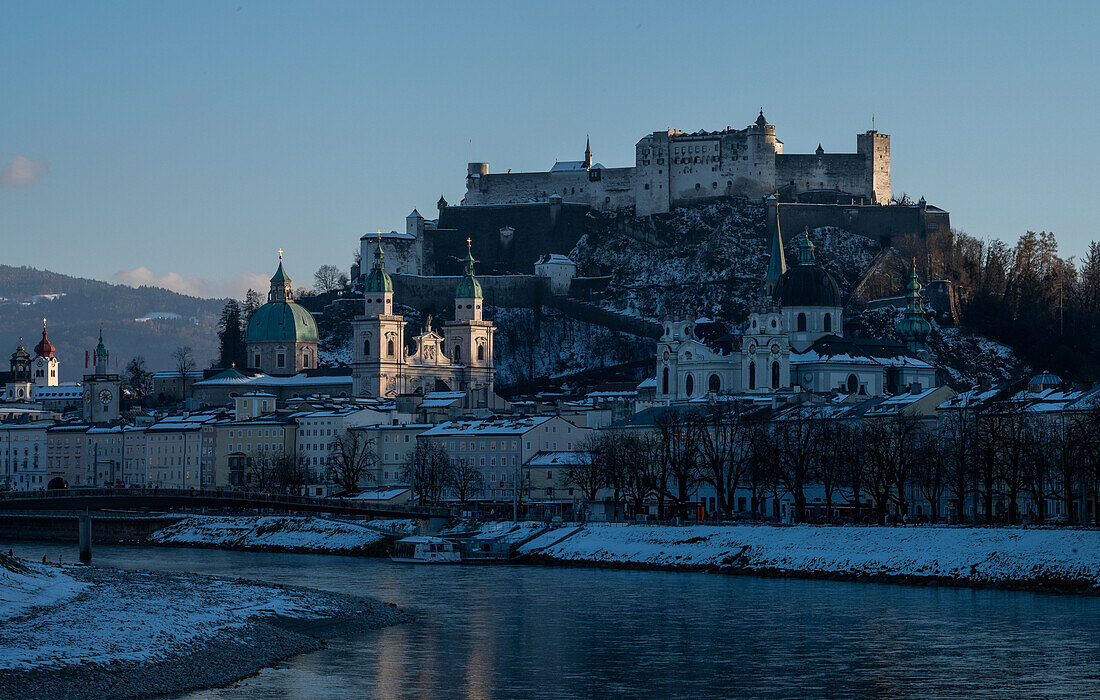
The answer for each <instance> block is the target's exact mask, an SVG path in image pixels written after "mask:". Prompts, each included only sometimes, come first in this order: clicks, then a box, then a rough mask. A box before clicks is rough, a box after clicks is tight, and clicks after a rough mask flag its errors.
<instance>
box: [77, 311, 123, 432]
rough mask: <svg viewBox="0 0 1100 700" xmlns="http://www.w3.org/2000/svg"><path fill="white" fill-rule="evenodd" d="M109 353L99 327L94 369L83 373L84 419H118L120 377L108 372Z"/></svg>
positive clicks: (110, 420)
mask: <svg viewBox="0 0 1100 700" xmlns="http://www.w3.org/2000/svg"><path fill="white" fill-rule="evenodd" d="M109 360H110V355H109V354H108V352H107V348H106V347H105V346H104V345H103V329H102V328H100V329H99V345H96V348H95V352H94V353H93V362H94V365H95V371H94V372H93V373H92V374H85V375H84V421H85V422H87V423H108V422H112V421H117V420H118V419H119V391H120V389H121V388H122V379H121V378H120V377H119V376H118V375H117V374H110V373H109V372H108V371H107V369H108V364H109Z"/></svg>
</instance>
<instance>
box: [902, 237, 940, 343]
mask: <svg viewBox="0 0 1100 700" xmlns="http://www.w3.org/2000/svg"><path fill="white" fill-rule="evenodd" d="M921 289H922V287H921V283H920V281H919V280H918V279H917V260H916V258H914V259H913V269H912V270H911V271H910V273H909V282H908V283H907V284H906V285H905V316H904V317H903V318H902V319H901V320H900V321H898V323H897V326H896V329H897V332H898V338H899V339H901V341H902V342H904V343H905V347H906V348H907V349H908V350H909V351H910V352H915V353H919V352H928V336H929V334H930V333H931V332H932V324H931V323H929V322H928V319H927V318H925V314H926V313H927V311H926V310H925V308H924V299H923V298H922V297H921Z"/></svg>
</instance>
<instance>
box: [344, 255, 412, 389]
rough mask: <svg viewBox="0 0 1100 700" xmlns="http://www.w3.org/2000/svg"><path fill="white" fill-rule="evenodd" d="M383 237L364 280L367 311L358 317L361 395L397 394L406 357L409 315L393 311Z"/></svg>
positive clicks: (356, 371) (356, 377) (355, 370)
mask: <svg viewBox="0 0 1100 700" xmlns="http://www.w3.org/2000/svg"><path fill="white" fill-rule="evenodd" d="M384 257H385V253H384V252H383V251H382V237H381V235H379V237H378V245H377V247H376V248H375V250H374V267H372V268H371V271H370V273H369V274H368V275H367V277H366V279H365V280H364V283H363V315H362V316H359V317H358V318H356V319H355V321H354V324H353V325H354V334H355V341H354V342H355V360H354V362H353V364H352V378H353V381H354V392H355V394H356V395H357V396H396V395H397V394H399V393H402V392H403V391H404V387H403V386H402V377H403V371H402V370H403V365H404V361H405V319H404V318H403V317H402V316H400V315H398V314H395V313H393V280H392V279H390V275H389V273H387V272H386V265H385V263H384V260H383V259H384Z"/></svg>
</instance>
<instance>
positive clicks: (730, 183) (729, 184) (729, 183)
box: [726, 180, 733, 190]
mask: <svg viewBox="0 0 1100 700" xmlns="http://www.w3.org/2000/svg"><path fill="white" fill-rule="evenodd" d="M726 189H727V190H732V189H733V180H726Z"/></svg>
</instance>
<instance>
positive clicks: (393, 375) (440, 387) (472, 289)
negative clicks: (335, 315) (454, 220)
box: [352, 239, 495, 397]
mask: <svg viewBox="0 0 1100 700" xmlns="http://www.w3.org/2000/svg"><path fill="white" fill-rule="evenodd" d="M384 256H385V253H384V252H383V250H382V243H381V240H379V241H378V242H377V246H376V248H375V251H374V267H373V268H372V269H371V271H370V273H369V274H368V275H367V277H366V279H365V281H364V302H363V315H362V316H358V317H356V319H355V321H354V322H353V324H352V325H353V333H354V344H355V355H354V357H355V360H354V363H353V364H352V378H353V386H354V393H355V394H356V395H357V396H378V397H382V396H387V397H389V396H397V395H398V394H413V393H421V394H422V393H427V392H430V391H447V390H450V391H459V390H461V391H470V390H475V391H483V392H485V394H486V395H487V396H489V395H492V393H493V376H494V370H493V333H494V332H495V326H494V325H493V323H492V322H491V321H486V320H485V319H484V317H483V315H482V314H483V310H482V303H483V294H482V290H481V283H480V282H478V280H477V277H476V276H475V275H474V257H473V254H472V253H471V251H470V241H469V239H467V241H466V259H465V261H464V264H465V274H464V275H463V277H462V279H461V280H460V281H459V283H458V286H457V288H456V289H455V298H454V320H452V321H448V322H446V323H444V324H443V328H442V333H440V332H437V331H436V329H435V328H434V327H433V324H432V318H431V316H429V317H428V318H427V320H426V321H425V323H424V328H423V329H422V331H421V332H420V333H419V334H418V335H416V336H415V337H414V338H412V344H411V345H410V346H408V347H407V346H406V345H405V326H406V324H407V322H406V321H405V319H404V317H403V316H401V315H400V314H397V313H394V308H393V306H394V294H393V280H392V279H391V278H390V275H389V273H387V272H386V267H385V263H384V260H383V258H384Z"/></svg>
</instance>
